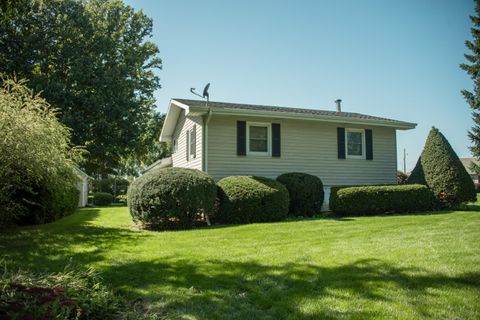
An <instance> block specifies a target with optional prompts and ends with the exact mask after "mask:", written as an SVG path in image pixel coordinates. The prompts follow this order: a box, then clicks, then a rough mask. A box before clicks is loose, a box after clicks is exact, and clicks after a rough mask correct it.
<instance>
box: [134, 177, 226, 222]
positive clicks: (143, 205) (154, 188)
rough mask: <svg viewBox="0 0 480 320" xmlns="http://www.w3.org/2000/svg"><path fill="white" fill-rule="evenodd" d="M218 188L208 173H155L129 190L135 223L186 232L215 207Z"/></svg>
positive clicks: (137, 182)
mask: <svg viewBox="0 0 480 320" xmlns="http://www.w3.org/2000/svg"><path fill="white" fill-rule="evenodd" d="M216 194H217V187H216V186H215V182H214V181H213V179H212V178H211V177H210V176H209V175H208V174H206V173H205V172H202V171H199V170H194V169H186V168H165V169H153V170H151V171H149V172H147V173H146V174H144V175H143V176H141V177H140V178H138V179H136V180H135V181H134V182H133V183H132V184H131V185H130V188H129V189H128V194H127V197H128V207H129V209H130V214H131V215H132V217H133V220H134V221H135V222H137V223H141V224H142V225H143V226H144V227H146V228H152V229H187V228H191V227H192V226H193V225H194V223H195V222H196V221H198V220H200V219H201V218H202V215H208V214H210V213H211V212H212V211H213V209H214V207H215V199H216Z"/></svg>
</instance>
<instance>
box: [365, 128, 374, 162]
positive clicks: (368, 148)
mask: <svg viewBox="0 0 480 320" xmlns="http://www.w3.org/2000/svg"><path fill="white" fill-rule="evenodd" d="M372 140H373V139H372V129H365V158H366V159H367V160H373V141H372Z"/></svg>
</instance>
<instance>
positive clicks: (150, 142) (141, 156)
mask: <svg viewBox="0 0 480 320" xmlns="http://www.w3.org/2000/svg"><path fill="white" fill-rule="evenodd" d="M164 121H165V114H160V113H155V114H153V116H152V117H151V118H150V121H149V122H148V124H147V127H146V132H145V133H144V134H143V135H142V136H141V141H142V142H141V143H140V145H139V146H138V147H137V149H136V151H135V152H130V153H128V155H127V156H126V157H124V158H122V161H121V169H120V170H119V171H118V172H117V173H118V174H120V175H127V176H139V175H140V173H141V172H142V171H143V170H144V169H145V168H146V167H148V166H149V165H151V164H152V163H154V162H155V161H157V160H160V159H162V158H165V157H169V156H170V155H171V146H170V144H169V143H166V142H160V141H159V140H158V138H159V137H160V132H161V131H162V127H163V122H164Z"/></svg>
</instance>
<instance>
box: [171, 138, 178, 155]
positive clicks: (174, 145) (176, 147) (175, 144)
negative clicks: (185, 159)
mask: <svg viewBox="0 0 480 320" xmlns="http://www.w3.org/2000/svg"><path fill="white" fill-rule="evenodd" d="M177 150H178V140H177V139H175V138H174V139H173V140H172V154H174V153H177Z"/></svg>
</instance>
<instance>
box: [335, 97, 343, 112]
mask: <svg viewBox="0 0 480 320" xmlns="http://www.w3.org/2000/svg"><path fill="white" fill-rule="evenodd" d="M341 103H342V99H337V100H335V104H336V105H337V112H342V105H341Z"/></svg>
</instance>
